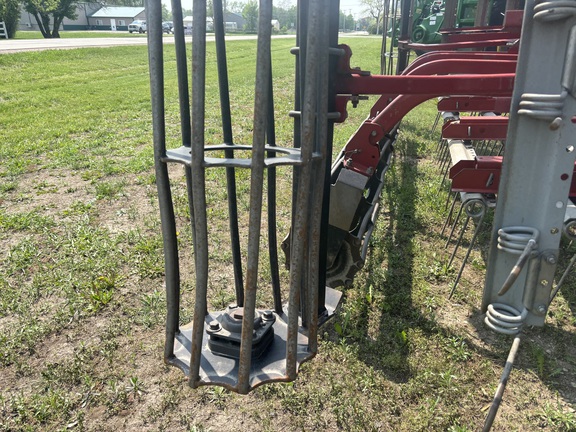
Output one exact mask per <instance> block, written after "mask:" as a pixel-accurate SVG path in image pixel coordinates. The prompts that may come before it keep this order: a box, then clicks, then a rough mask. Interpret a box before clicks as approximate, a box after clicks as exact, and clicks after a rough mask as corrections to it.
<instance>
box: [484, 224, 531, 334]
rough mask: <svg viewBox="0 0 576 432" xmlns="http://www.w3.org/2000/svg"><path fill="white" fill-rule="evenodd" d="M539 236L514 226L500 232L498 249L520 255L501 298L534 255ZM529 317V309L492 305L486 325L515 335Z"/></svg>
mask: <svg viewBox="0 0 576 432" xmlns="http://www.w3.org/2000/svg"><path fill="white" fill-rule="evenodd" d="M539 236H540V232H539V231H538V230H537V229H536V228H531V227H523V226H512V227H506V228H501V229H500V230H498V249H500V250H503V251H505V252H508V253H510V254H512V255H520V258H519V259H518V262H517V263H516V265H515V266H514V268H513V269H512V271H511V272H510V275H509V276H508V278H506V281H504V284H503V285H502V288H501V289H500V291H499V292H498V295H499V296H501V295H504V294H505V293H506V292H507V291H508V290H509V289H510V288H511V287H512V285H513V284H514V282H515V281H516V279H517V278H518V276H519V275H520V272H521V271H522V268H523V267H524V265H525V264H526V262H527V261H528V258H529V257H530V256H531V255H534V253H535V249H536V241H537V240H538V237H539ZM527 316H528V309H526V308H523V309H522V310H521V311H519V310H517V309H516V308H514V307H512V306H510V305H507V304H504V303H492V304H490V305H488V308H487V310H486V318H484V323H485V324H486V325H487V326H488V327H489V328H491V329H492V330H494V331H496V332H498V333H502V334H506V335H515V334H517V333H518V332H519V331H520V329H521V328H522V325H523V324H524V320H525V319H526V317H527Z"/></svg>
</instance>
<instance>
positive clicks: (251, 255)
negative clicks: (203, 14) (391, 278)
mask: <svg viewBox="0 0 576 432" xmlns="http://www.w3.org/2000/svg"><path fill="white" fill-rule="evenodd" d="M271 21H272V0H261V1H260V8H259V13H258V45H257V55H256V82H255V91H254V127H253V135H252V167H251V179H250V213H249V222H248V258H247V266H246V281H245V289H244V317H243V319H242V336H241V343H240V362H239V365H238V384H237V386H238V391H239V392H240V393H247V392H248V391H249V389H250V368H251V361H252V337H253V335H252V333H253V331H254V316H255V308H256V290H257V284H258V258H259V251H260V229H261V226H262V201H263V199H262V193H263V189H264V156H265V147H266V118H267V109H268V76H269V74H270V43H271V35H272V26H271V24H270V23H271Z"/></svg>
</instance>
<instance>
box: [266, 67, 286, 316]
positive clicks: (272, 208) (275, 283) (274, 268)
mask: <svg viewBox="0 0 576 432" xmlns="http://www.w3.org/2000/svg"><path fill="white" fill-rule="evenodd" d="M268 95H269V96H268V119H267V124H266V141H267V143H268V145H270V146H275V145H276V128H275V120H274V88H273V85H272V57H270V74H269V75H268ZM275 156H276V152H272V151H269V152H268V157H269V158H272V157H275ZM267 181H268V194H267V198H268V201H267V207H268V255H269V262H270V277H271V283H272V297H273V299H274V311H275V312H276V313H282V294H281V291H280V270H279V268H278V238H277V234H276V167H274V166H272V167H270V168H268V177H267Z"/></svg>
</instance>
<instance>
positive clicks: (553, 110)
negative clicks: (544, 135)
mask: <svg viewBox="0 0 576 432" xmlns="http://www.w3.org/2000/svg"><path fill="white" fill-rule="evenodd" d="M574 3H576V1H575V2H574ZM567 95H568V92H567V91H566V90H564V91H562V93H560V94H559V95H549V94H537V93H524V94H523V95H522V97H521V98H520V109H519V110H518V114H520V115H526V116H528V117H532V118H536V119H539V120H550V121H552V120H554V119H556V118H557V117H561V116H562V110H563V108H564V101H565V100H566V96H567Z"/></svg>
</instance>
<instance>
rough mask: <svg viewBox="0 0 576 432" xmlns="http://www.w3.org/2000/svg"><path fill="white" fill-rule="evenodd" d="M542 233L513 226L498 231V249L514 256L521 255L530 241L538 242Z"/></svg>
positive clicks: (529, 228) (534, 229)
mask: <svg viewBox="0 0 576 432" xmlns="http://www.w3.org/2000/svg"><path fill="white" fill-rule="evenodd" d="M539 236H540V231H538V230H537V229H536V228H531V227H524V226H511V227H506V228H500V229H499V230H498V249H500V250H503V251H504V252H508V253H511V254H513V255H521V254H522V253H523V252H524V250H525V249H526V246H527V245H528V243H529V242H530V240H534V241H537V240H538V237H539Z"/></svg>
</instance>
